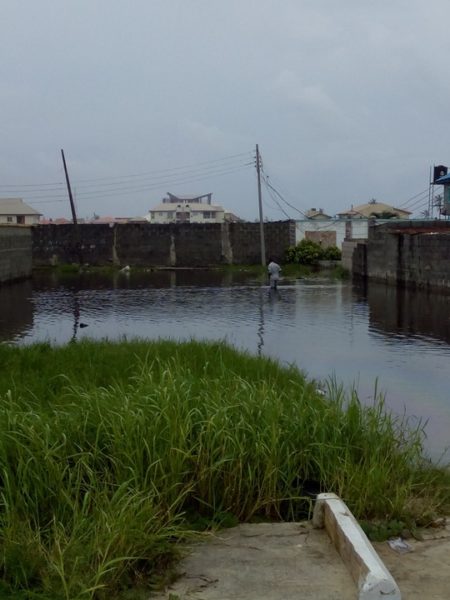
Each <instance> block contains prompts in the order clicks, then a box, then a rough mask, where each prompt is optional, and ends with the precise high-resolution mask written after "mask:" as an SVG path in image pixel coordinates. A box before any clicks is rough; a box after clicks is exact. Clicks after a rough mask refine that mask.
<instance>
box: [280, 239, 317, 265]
mask: <svg viewBox="0 0 450 600" xmlns="http://www.w3.org/2000/svg"><path fill="white" fill-rule="evenodd" d="M322 255H323V249H322V247H321V246H320V245H319V244H317V243H316V242H313V241H312V240H302V241H301V242H299V243H298V244H297V245H296V246H291V247H290V248H288V250H287V252H286V262H293V263H298V264H300V265H314V264H316V263H317V262H318V261H319V260H321V258H322Z"/></svg>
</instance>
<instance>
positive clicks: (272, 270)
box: [267, 257, 281, 290]
mask: <svg viewBox="0 0 450 600" xmlns="http://www.w3.org/2000/svg"><path fill="white" fill-rule="evenodd" d="M280 271H281V267H280V265H279V264H278V263H276V262H275V260H274V259H273V258H272V257H271V258H270V259H269V264H268V265H267V272H268V274H269V283H270V288H271V289H272V290H276V289H277V285H278V280H279V279H280Z"/></svg>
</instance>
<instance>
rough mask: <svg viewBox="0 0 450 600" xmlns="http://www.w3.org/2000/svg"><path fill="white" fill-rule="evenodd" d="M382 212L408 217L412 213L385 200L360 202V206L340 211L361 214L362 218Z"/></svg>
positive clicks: (343, 214) (345, 213) (351, 214)
mask: <svg viewBox="0 0 450 600" xmlns="http://www.w3.org/2000/svg"><path fill="white" fill-rule="evenodd" d="M381 213H395V214H396V215H398V216H399V217H403V216H404V217H407V216H408V215H410V214H411V212H410V211H409V210H404V209H402V208H395V207H394V206H390V205H389V204H385V203H384V202H373V201H372V202H367V203H366V204H360V205H359V206H352V207H351V209H350V210H346V211H344V212H341V213H338V215H339V216H345V215H350V216H359V217H361V218H364V217H365V218H369V217H372V216H373V215H375V214H381Z"/></svg>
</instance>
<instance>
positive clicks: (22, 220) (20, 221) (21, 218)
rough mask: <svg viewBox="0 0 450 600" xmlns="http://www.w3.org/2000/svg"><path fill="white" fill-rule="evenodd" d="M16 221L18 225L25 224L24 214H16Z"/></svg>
mask: <svg viewBox="0 0 450 600" xmlns="http://www.w3.org/2000/svg"><path fill="white" fill-rule="evenodd" d="M17 222H18V223H19V225H25V215H17Z"/></svg>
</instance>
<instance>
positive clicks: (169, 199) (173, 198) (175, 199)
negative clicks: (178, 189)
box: [162, 192, 212, 204]
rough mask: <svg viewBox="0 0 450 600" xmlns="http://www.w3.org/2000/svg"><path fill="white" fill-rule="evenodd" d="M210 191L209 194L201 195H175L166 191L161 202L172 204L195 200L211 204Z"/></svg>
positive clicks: (199, 202)
mask: <svg viewBox="0 0 450 600" xmlns="http://www.w3.org/2000/svg"><path fill="white" fill-rule="evenodd" d="M211 198H212V192H211V193H209V194H202V195H201V196H184V195H183V196H177V195H175V194H171V193H170V192H167V196H166V197H165V198H163V200H162V201H163V203H164V204H166V203H171V204H172V203H173V204H186V203H188V202H189V203H190V202H195V203H198V204H211Z"/></svg>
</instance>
